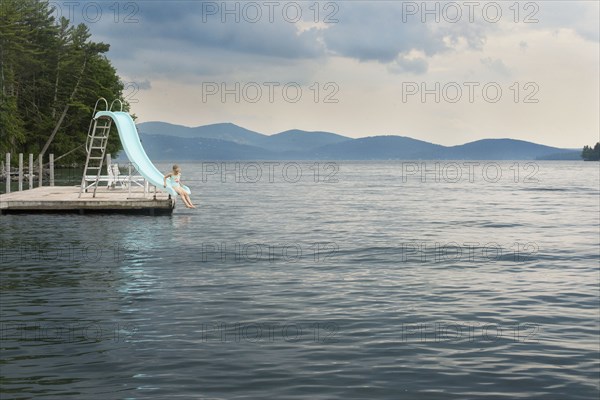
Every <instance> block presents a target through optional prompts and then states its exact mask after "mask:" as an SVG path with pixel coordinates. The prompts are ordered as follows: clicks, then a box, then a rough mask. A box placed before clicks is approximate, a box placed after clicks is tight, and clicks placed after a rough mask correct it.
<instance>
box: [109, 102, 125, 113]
mask: <svg viewBox="0 0 600 400" xmlns="http://www.w3.org/2000/svg"><path fill="white" fill-rule="evenodd" d="M117 101H118V102H119V104H120V105H121V107H120V109H119V111H123V102H122V101H121V99H114V100H113V101H112V103H110V109H109V110H108V111H112V110H113V105H114V104H115V102H117Z"/></svg>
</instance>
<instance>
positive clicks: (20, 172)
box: [19, 153, 23, 192]
mask: <svg viewBox="0 0 600 400" xmlns="http://www.w3.org/2000/svg"><path fill="white" fill-rule="evenodd" d="M22 191H23V153H19V192H22Z"/></svg>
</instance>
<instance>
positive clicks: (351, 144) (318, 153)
mask: <svg viewBox="0 0 600 400" xmlns="http://www.w3.org/2000/svg"><path fill="white" fill-rule="evenodd" d="M137 128H138V132H139V134H140V139H141V140H142V143H143V145H144V148H145V150H146V153H147V154H148V156H149V157H150V158H151V159H152V160H157V161H163V160H165V161H166V160H179V161H184V160H190V161H191V160H419V159H421V160H431V159H441V160H444V159H445V160H541V159H546V160H580V159H581V157H580V153H581V152H580V150H574V149H561V148H557V147H551V146H545V145H541V144H536V143H532V142H527V141H523V140H515V139H483V140H477V141H475V142H470V143H466V144H462V145H457V146H442V145H439V144H434V143H429V142H425V141H422V140H417V139H413V138H410V137H405V136H392V135H382V136H370V137H364V138H358V139H353V138H350V137H347V136H343V135H339V134H336V133H331V132H307V131H302V130H297V129H294V130H289V131H285V132H280V133H277V134H274V135H264V134H262V133H259V132H254V131H251V130H249V129H246V128H243V127H240V126H237V125H235V124H231V123H221V124H213V125H204V126H198V127H194V128H192V127H186V126H181V125H173V124H169V123H166V122H143V123H141V124H138V125H137Z"/></svg>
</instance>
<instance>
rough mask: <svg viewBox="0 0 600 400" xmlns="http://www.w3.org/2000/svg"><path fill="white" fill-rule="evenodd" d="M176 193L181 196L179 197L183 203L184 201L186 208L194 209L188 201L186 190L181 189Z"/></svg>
mask: <svg viewBox="0 0 600 400" xmlns="http://www.w3.org/2000/svg"><path fill="white" fill-rule="evenodd" d="M176 192H177V193H178V194H179V196H180V197H181V201H183V204H185V206H186V207H187V208H194V207H193V205H191V204H190V203H189V202H188V200H187V193H186V192H185V190H183V189H181V188H177V189H176Z"/></svg>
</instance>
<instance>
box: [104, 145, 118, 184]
mask: <svg viewBox="0 0 600 400" xmlns="http://www.w3.org/2000/svg"><path fill="white" fill-rule="evenodd" d="M111 164H112V158H111V157H110V153H106V175H108V176H109V179H108V182H106V187H107V188H109V189H110V188H111V186H115V187H116V183H115V180H116V179H114V177H113V178H110V177H111V176H113V175H112V171H113V170H112V165H111Z"/></svg>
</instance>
